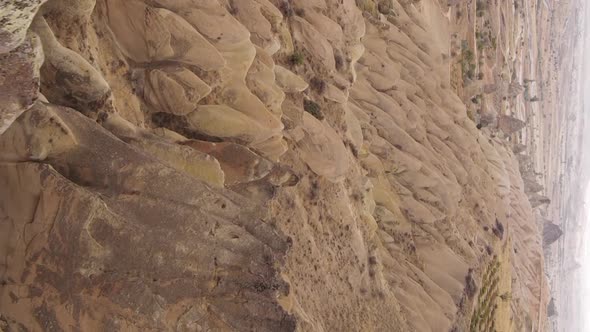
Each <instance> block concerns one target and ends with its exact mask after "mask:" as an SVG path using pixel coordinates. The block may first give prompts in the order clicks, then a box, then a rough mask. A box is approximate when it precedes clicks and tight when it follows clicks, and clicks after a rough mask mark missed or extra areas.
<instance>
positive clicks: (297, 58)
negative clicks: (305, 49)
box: [289, 51, 305, 66]
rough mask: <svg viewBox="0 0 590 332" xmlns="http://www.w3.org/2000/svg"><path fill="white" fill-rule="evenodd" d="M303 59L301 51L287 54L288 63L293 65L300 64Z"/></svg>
mask: <svg viewBox="0 0 590 332" xmlns="http://www.w3.org/2000/svg"><path fill="white" fill-rule="evenodd" d="M304 61H305V57H304V56H303V53H301V52H297V51H295V52H293V54H291V55H290V56H289V63H291V64H292V65H294V66H300V65H302V64H303V62H304Z"/></svg>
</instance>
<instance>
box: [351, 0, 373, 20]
mask: <svg viewBox="0 0 590 332" xmlns="http://www.w3.org/2000/svg"><path fill="white" fill-rule="evenodd" d="M356 6H357V7H359V9H360V10H362V11H363V12H367V13H369V14H371V15H372V16H377V14H378V11H377V6H376V5H375V2H373V0H356Z"/></svg>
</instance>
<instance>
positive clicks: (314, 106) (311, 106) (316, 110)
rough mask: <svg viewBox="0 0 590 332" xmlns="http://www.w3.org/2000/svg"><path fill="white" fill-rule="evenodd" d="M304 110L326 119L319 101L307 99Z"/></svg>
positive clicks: (319, 118) (320, 118)
mask: <svg viewBox="0 0 590 332" xmlns="http://www.w3.org/2000/svg"><path fill="white" fill-rule="evenodd" d="M303 110H305V111H306V112H307V113H309V114H311V115H313V116H314V117H315V118H316V119H318V120H320V121H321V120H323V119H324V114H323V113H322V109H321V107H320V105H318V103H316V102H315V101H313V100H309V99H305V100H304V101H303Z"/></svg>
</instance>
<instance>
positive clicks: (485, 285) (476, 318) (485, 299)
mask: <svg viewBox="0 0 590 332" xmlns="http://www.w3.org/2000/svg"><path fill="white" fill-rule="evenodd" d="M499 268H500V262H499V261H498V259H497V258H494V260H493V261H492V263H490V265H488V267H487V268H486V271H485V272H484V275H483V281H482V287H481V291H480V292H479V297H478V300H477V306H476V307H475V310H474V311H473V314H472V315H471V323H470V325H469V331H471V332H478V331H495V322H494V316H495V314H496V310H497V308H498V304H497V303H496V299H497V298H498V297H501V296H498V284H499V282H500V277H499V275H498V270H499Z"/></svg>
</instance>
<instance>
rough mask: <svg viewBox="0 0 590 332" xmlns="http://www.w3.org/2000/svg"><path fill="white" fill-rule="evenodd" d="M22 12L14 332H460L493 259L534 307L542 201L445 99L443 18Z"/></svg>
mask: <svg viewBox="0 0 590 332" xmlns="http://www.w3.org/2000/svg"><path fill="white" fill-rule="evenodd" d="M17 3H19V4H20V7H19V8H16V9H15V8H13V7H14V6H13V5H12V4H8V5H7V4H0V9H1V10H2V11H1V12H2V13H3V14H2V15H5V16H6V17H8V19H7V20H8V21H9V22H10V25H7V26H5V27H2V28H0V52H1V53H2V55H0V67H1V68H3V69H2V70H1V72H0V75H2V77H1V79H0V93H1V94H0V96H1V97H2V98H1V100H0V103H1V106H2V108H1V109H0V121H1V122H0V134H1V136H0V183H2V185H0V218H1V219H2V220H3V222H2V223H0V234H1V235H0V236H1V237H2V241H0V257H2V261H3V264H2V265H0V279H1V282H2V284H1V285H0V313H1V315H2V316H1V318H2V321H3V322H5V324H6V326H8V329H9V330H19V329H23V330H81V331H93V330H98V331H128V330H141V331H155V330H159V331H169V330H178V331H204V330H212V331H235V330H239V331H295V330H300V331H348V330H375V331H449V330H451V329H455V330H458V331H463V330H466V329H467V328H468V326H469V324H470V319H471V316H472V311H473V308H474V307H475V305H476V297H475V295H476V294H477V292H478V289H477V286H476V285H477V284H478V282H479V281H481V280H483V273H484V271H487V270H490V269H489V268H488V267H489V266H490V265H491V264H492V262H496V261H497V259H498V258H497V257H498V253H499V252H500V251H499V250H500V249H501V248H508V243H514V248H515V249H517V251H518V252H520V253H521V254H519V255H512V254H510V253H509V254H506V255H505V261H503V262H502V267H501V268H502V269H504V270H506V271H508V270H509V269H511V268H514V269H516V268H517V269H519V279H518V280H517V281H516V282H515V283H514V285H513V286H512V287H514V288H515V289H518V290H519V292H518V294H519V295H518V296H516V295H515V296H514V302H513V306H514V308H515V309H514V310H515V312H517V313H521V312H524V313H527V314H530V315H531V316H532V315H533V313H534V312H536V310H537V308H539V307H541V306H544V304H543V300H542V299H539V298H538V296H537V294H539V293H541V292H544V291H545V290H544V288H543V286H539V285H543V283H542V282H541V278H542V275H541V274H537V273H536V272H537V271H540V270H541V269H542V266H543V256H542V249H541V242H542V239H541V236H540V234H539V233H535V232H534V231H533V230H534V228H535V227H536V226H535V224H534V217H533V212H532V208H531V205H532V206H533V207H534V206H535V204H536V203H534V202H535V201H533V202H532V203H529V199H528V197H527V195H526V194H525V183H524V182H523V179H522V177H521V174H520V170H519V163H518V160H517V158H516V157H515V156H514V154H513V152H512V147H511V146H510V145H509V144H508V143H507V142H506V141H505V140H503V139H500V138H499V137H496V136H491V135H489V133H488V132H484V131H481V130H478V129H477V128H476V124H475V123H474V122H473V121H472V120H471V119H470V118H469V117H468V115H467V109H466V106H465V104H464V103H463V102H462V101H461V99H460V98H459V97H458V95H457V93H456V91H455V90H454V89H453V87H452V86H451V78H450V77H449V70H448V69H449V63H448V61H447V56H446V54H447V53H448V44H449V41H448V36H449V35H450V32H449V23H448V19H447V18H446V17H445V16H444V15H443V12H442V10H441V8H440V7H439V4H438V2H435V1H422V2H421V3H422V4H421V5H420V6H418V5H417V4H414V3H413V2H411V1H397V0H391V1H390V0H384V1H379V2H375V1H372V0H366V1H353V0H309V1H307V0H306V1H283V0H234V1H213V0H197V1H189V0H182V1H178V0H96V1H93V0H88V1H72V0H51V1H49V2H48V3H47V4H46V5H44V6H42V7H40V6H41V5H42V3H43V1H17ZM18 11H22V12H23V13H24V14H22V15H21V14H19V12H18ZM37 11H39V13H38V14H37V15H36V16H35V13H36V12H37ZM4 13H10V14H4ZM5 68H6V69H5ZM518 121H519V120H516V119H513V118H509V117H508V116H505V117H503V118H500V123H499V127H500V128H501V129H502V130H503V131H504V132H505V133H507V134H511V133H514V132H515V131H516V130H519V129H521V128H522V123H521V122H518ZM547 200H548V199H546V198H542V197H541V198H538V199H537V201H538V202H540V203H544V202H545V203H546V202H547ZM510 241H512V242H510ZM495 250H496V251H495ZM509 252H511V251H509ZM498 264H500V263H498ZM511 266H512V267H511ZM506 273H508V274H509V272H506Z"/></svg>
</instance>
